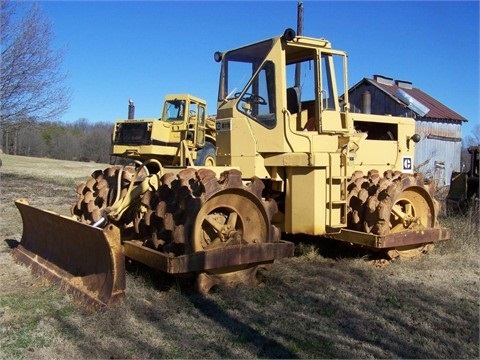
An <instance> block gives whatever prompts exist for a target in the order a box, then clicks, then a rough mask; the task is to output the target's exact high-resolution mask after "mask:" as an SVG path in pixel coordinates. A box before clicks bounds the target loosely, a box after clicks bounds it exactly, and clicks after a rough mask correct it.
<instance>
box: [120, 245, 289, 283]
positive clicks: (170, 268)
mask: <svg viewBox="0 0 480 360" xmlns="http://www.w3.org/2000/svg"><path fill="white" fill-rule="evenodd" d="M123 246H124V251H125V256H126V257H128V258H131V259H133V260H136V261H139V262H141V263H143V264H145V265H147V266H149V267H151V268H154V269H157V270H160V271H163V272H166V273H168V274H173V275H176V274H187V273H192V272H200V271H206V270H218V269H225V268H229V267H232V266H239V265H251V266H253V265H258V264H262V263H268V262H270V261H273V260H275V259H280V258H285V257H291V256H293V250H294V244H293V243H291V242H287V241H282V240H281V241H279V242H274V243H261V244H249V245H233V246H227V247H223V248H217V249H212V250H208V251H199V252H195V253H192V254H188V255H180V256H170V255H168V254H165V253H162V252H159V251H156V250H153V249H150V248H147V247H145V246H143V245H142V242H141V241H138V240H133V241H125V242H124V244H123Z"/></svg>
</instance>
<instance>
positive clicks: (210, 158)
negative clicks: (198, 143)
mask: <svg viewBox="0 0 480 360" xmlns="http://www.w3.org/2000/svg"><path fill="white" fill-rule="evenodd" d="M216 164H217V156H216V151H215V146H213V144H212V143H209V142H206V143H205V146H204V147H203V148H201V149H200V150H199V151H198V153H197V159H196V160H195V166H215V165H216Z"/></svg>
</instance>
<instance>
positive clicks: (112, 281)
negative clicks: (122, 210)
mask: <svg viewBox="0 0 480 360" xmlns="http://www.w3.org/2000/svg"><path fill="white" fill-rule="evenodd" d="M15 204H16V206H17V208H18V210H19V211H20V214H21V216H22V220H23V235H22V240H21V242H20V244H19V245H18V246H17V247H16V248H15V249H14V251H13V256H14V258H15V259H16V260H17V261H19V262H22V263H24V264H26V265H28V266H31V268H32V271H33V272H35V273H39V274H41V275H43V276H44V277H46V278H47V279H49V280H50V281H53V282H57V283H61V284H62V285H66V287H67V288H68V289H69V290H70V292H71V293H73V294H74V295H76V296H77V297H79V298H81V299H82V300H85V302H86V304H88V305H93V306H105V305H111V304H113V303H115V302H116V301H117V300H118V299H120V298H121V297H122V296H123V295H124V290H125V258H124V255H123V250H122V245H121V243H120V231H119V229H118V228H117V227H115V226H113V225H108V226H107V227H106V228H105V229H103V230H102V229H99V228H95V227H93V226H90V225H85V224H82V223H80V222H77V221H74V220H73V219H70V218H67V217H64V216H60V215H58V214H55V213H53V212H49V211H44V210H40V209H37V208H35V207H32V206H30V205H28V203H26V201H22V200H18V201H16V202H15Z"/></svg>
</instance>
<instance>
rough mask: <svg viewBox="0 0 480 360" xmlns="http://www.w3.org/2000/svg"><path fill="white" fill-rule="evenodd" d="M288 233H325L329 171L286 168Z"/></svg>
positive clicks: (286, 221) (286, 223)
mask: <svg viewBox="0 0 480 360" xmlns="http://www.w3.org/2000/svg"><path fill="white" fill-rule="evenodd" d="M287 179H288V180H287V197H286V204H285V205H286V209H285V231H286V232H289V233H294V234H295V233H303V234H310V235H322V234H325V209H326V205H325V204H326V199H325V184H326V168H312V167H290V168H287Z"/></svg>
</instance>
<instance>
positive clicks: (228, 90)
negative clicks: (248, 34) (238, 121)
mask: <svg viewBox="0 0 480 360" xmlns="http://www.w3.org/2000/svg"><path fill="white" fill-rule="evenodd" d="M272 44H273V41H272V40H267V41H264V42H261V43H258V44H254V45H250V46H247V47H244V48H241V49H238V50H234V51H230V52H228V53H227V54H226V56H225V58H224V61H223V63H222V72H221V76H220V87H219V89H220V91H219V94H218V96H219V101H225V100H231V99H237V98H238V99H239V101H238V103H237V110H238V111H240V112H241V113H243V114H245V115H246V116H248V117H249V118H251V119H253V120H255V121H257V122H259V123H260V124H262V125H263V126H265V127H267V128H273V127H275V125H276V119H275V64H274V63H273V62H272V61H270V60H265V58H266V57H267V55H268V53H269V52H270V50H271V48H272Z"/></svg>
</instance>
